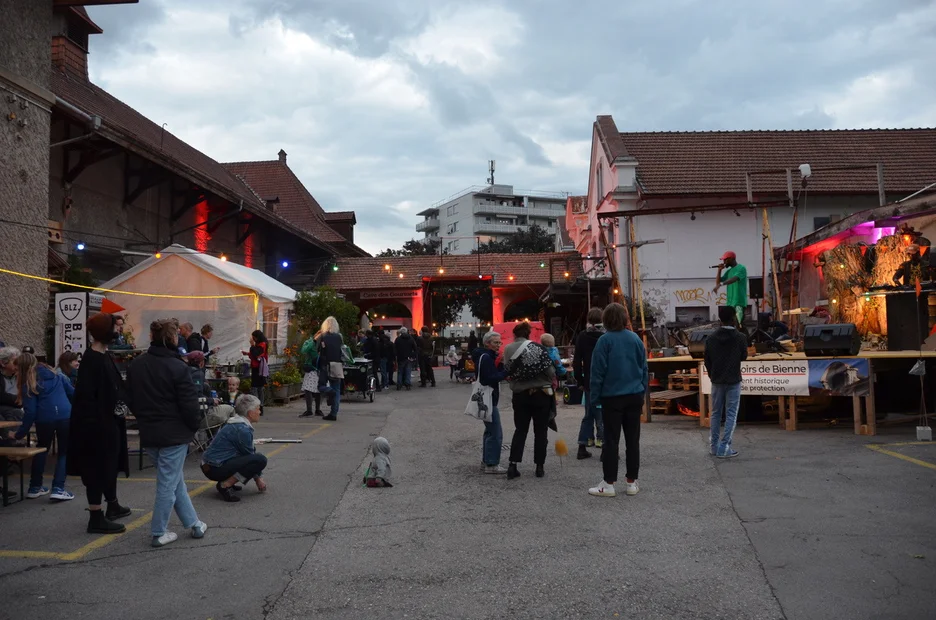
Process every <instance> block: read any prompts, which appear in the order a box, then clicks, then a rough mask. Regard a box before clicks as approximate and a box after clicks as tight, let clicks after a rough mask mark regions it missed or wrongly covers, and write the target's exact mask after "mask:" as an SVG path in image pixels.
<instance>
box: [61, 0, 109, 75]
mask: <svg viewBox="0 0 936 620" xmlns="http://www.w3.org/2000/svg"><path fill="white" fill-rule="evenodd" d="M53 14H54V19H55V26H54V28H55V30H54V32H55V33H56V34H54V35H53V36H52V67H53V68H54V69H56V70H58V71H63V72H65V73H68V74H69V75H71V76H73V77H76V78H78V79H80V80H83V81H88V38H89V37H90V35H92V34H101V32H103V31H102V30H101V28H100V27H99V26H98V25H97V24H95V23H94V22H93V21H91V18H90V17H89V16H88V12H87V11H85V9H84V7H82V6H77V7H72V6H70V7H56V8H55V9H54V11H53Z"/></svg>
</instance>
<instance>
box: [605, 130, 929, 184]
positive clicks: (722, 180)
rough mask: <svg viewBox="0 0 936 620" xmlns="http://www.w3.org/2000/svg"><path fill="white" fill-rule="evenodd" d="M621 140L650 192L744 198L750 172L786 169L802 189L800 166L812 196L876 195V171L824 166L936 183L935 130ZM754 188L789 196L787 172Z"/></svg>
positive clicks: (889, 180)
mask: <svg viewBox="0 0 936 620" xmlns="http://www.w3.org/2000/svg"><path fill="white" fill-rule="evenodd" d="M599 119H601V117H599ZM612 123H613V121H612ZM620 138H621V141H622V142H623V144H624V145H625V148H626V152H627V153H628V154H629V155H631V156H633V157H634V158H635V159H636V160H637V161H638V166H637V179H638V182H639V184H640V187H641V190H642V193H643V194H657V195H673V194H735V193H741V194H743V193H745V192H746V185H745V176H744V175H745V172H752V171H758V170H774V169H786V168H792V169H793V175H794V177H793V179H794V184H795V187H797V188H798V187H799V185H800V175H799V166H800V164H809V165H810V166H811V167H812V169H813V175H812V177H811V178H810V179H809V191H810V192H826V193H874V194H876V193H877V173H876V172H875V170H874V168H870V169H863V170H847V171H842V170H836V171H832V170H829V171H819V170H817V169H818V168H824V167H841V166H851V165H872V166H873V165H875V164H877V163H879V162H880V163H883V164H884V189H885V191H887V192H889V193H904V192H906V193H912V192H915V191H917V190H918V189H920V188H922V187H924V186H925V185H928V184H929V183H932V182H934V181H936V129H858V130H853V129H850V130H820V131H718V132H661V133H622V134H620ZM752 183H753V187H754V189H755V191H759V192H765V191H771V192H773V191H776V192H783V193H786V188H787V184H786V175H785V174H784V173H779V174H772V175H764V176H762V175H757V176H754V177H753V180H752Z"/></svg>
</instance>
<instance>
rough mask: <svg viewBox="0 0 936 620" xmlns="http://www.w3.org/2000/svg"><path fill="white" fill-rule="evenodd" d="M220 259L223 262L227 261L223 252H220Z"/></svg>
mask: <svg viewBox="0 0 936 620" xmlns="http://www.w3.org/2000/svg"><path fill="white" fill-rule="evenodd" d="M221 260H223V261H224V262H227V256H225V255H224V254H222V255H221Z"/></svg>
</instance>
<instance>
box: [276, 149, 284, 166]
mask: <svg viewBox="0 0 936 620" xmlns="http://www.w3.org/2000/svg"><path fill="white" fill-rule="evenodd" d="M278 155H279V160H280V163H281V164H285V163H286V151H284V150H283V149H280V152H279V153H278Z"/></svg>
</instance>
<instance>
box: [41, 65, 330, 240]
mask: <svg viewBox="0 0 936 620" xmlns="http://www.w3.org/2000/svg"><path fill="white" fill-rule="evenodd" d="M51 86H52V92H54V93H55V94H56V95H57V96H58V97H60V98H61V99H63V100H64V101H66V102H68V103H69V104H71V105H73V106H75V107H77V108H79V109H80V110H82V111H84V112H87V113H89V114H92V115H95V116H99V117H101V119H102V126H101V128H100V130H98V133H100V134H101V135H102V136H103V137H105V138H107V139H108V140H111V141H113V142H115V143H117V144H119V145H121V146H123V147H125V148H128V149H130V150H134V151H135V152H138V153H140V155H141V156H142V157H146V158H147V159H148V160H150V161H152V162H154V163H156V164H159V165H162V166H165V167H167V168H168V169H170V170H173V171H176V172H177V173H179V174H180V175H181V176H184V177H185V178H188V179H189V180H190V181H192V182H193V183H197V184H198V185H200V186H202V187H203V188H204V189H207V190H209V191H211V192H213V193H215V194H217V195H218V196H220V197H221V198H224V199H225V200H228V201H230V202H231V203H233V204H240V203H241V202H243V205H244V209H246V210H247V211H249V212H251V213H253V214H255V215H258V216H260V217H261V218H263V219H265V220H267V221H270V222H273V223H274V224H275V225H277V226H279V227H280V228H283V229H284V230H288V231H289V232H291V233H293V234H295V235H297V236H299V237H300V238H303V239H306V240H307V241H310V242H313V243H315V244H316V245H319V246H321V247H322V249H325V250H328V251H333V249H332V248H331V247H329V245H328V244H327V243H325V242H323V241H322V240H321V239H318V238H316V237H315V236H314V235H311V234H310V233H309V232H307V231H304V230H302V229H301V228H299V227H297V226H296V225H294V224H292V223H290V222H289V221H287V220H285V219H284V218H282V217H280V216H279V215H277V214H276V213H274V212H272V211H270V210H269V209H268V208H267V207H266V205H264V204H263V201H262V200H260V199H259V198H258V197H257V196H256V195H255V194H254V192H252V191H251V189H250V188H249V187H247V186H246V185H245V184H244V183H243V182H242V181H240V180H239V179H237V178H236V177H235V176H234V175H233V174H231V173H229V172H228V171H227V170H225V169H224V167H223V166H222V165H221V164H220V163H218V162H217V161H215V160H213V159H211V158H210V157H208V156H207V155H205V154H204V153H202V152H201V151H199V150H198V149H196V148H194V147H193V146H191V145H189V144H186V143H185V142H183V141H182V140H180V139H179V138H177V137H176V136H174V135H172V133H171V132H169V131H165V130H163V128H162V127H161V126H160V125H157V124H156V123H154V122H152V121H151V120H149V119H148V118H146V117H145V116H143V115H142V114H140V113H139V112H137V111H136V110H134V109H133V108H131V107H130V106H128V105H127V104H125V103H123V102H122V101H120V100H119V99H117V98H116V97H114V96H112V95H111V94H109V93H108V92H107V91H105V90H104V89H102V88H100V87H98V86H95V85H94V84H92V83H90V82H85V81H83V80H79V79H76V78H74V77H72V76H69V75H68V74H66V73H63V72H61V71H52V82H51ZM340 241H343V239H340Z"/></svg>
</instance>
